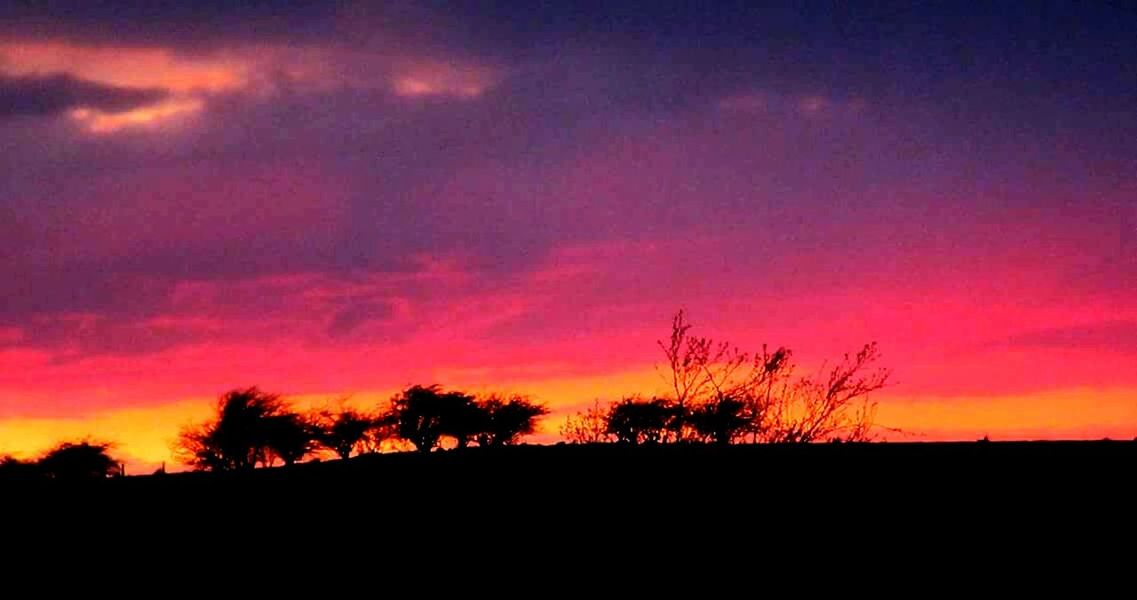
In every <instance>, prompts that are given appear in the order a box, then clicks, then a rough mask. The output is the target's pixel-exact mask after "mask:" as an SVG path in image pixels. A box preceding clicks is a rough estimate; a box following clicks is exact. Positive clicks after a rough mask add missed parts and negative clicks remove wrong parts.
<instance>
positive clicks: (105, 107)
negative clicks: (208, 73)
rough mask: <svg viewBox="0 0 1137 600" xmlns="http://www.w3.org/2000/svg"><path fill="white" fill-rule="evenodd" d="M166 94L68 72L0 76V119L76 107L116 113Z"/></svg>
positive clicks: (142, 105)
mask: <svg viewBox="0 0 1137 600" xmlns="http://www.w3.org/2000/svg"><path fill="white" fill-rule="evenodd" d="M168 96H169V92H167V91H166V90H163V89H160V88H130V87H121V86H114V85H104V84H100V83H95V82H92V81H85V80H82V79H78V78H76V77H73V76H71V75H65V74H58V75H44V76H37V75H27V76H21V77H8V76H3V75H0V118H4V117H16V116H53V115H59V114H62V113H66V112H68V111H72V110H76V109H87V110H98V111H101V112H104V113H110V114H117V113H123V112H127V111H130V110H134V109H137V108H140V107H144V106H148V105H152V104H155V103H157V102H159V101H161V100H164V99H165V98H167V97H168Z"/></svg>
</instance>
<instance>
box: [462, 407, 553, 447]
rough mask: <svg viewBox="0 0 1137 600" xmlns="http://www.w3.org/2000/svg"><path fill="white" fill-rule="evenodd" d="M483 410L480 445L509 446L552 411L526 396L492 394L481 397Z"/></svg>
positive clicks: (478, 436) (478, 438)
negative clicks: (507, 396) (504, 396)
mask: <svg viewBox="0 0 1137 600" xmlns="http://www.w3.org/2000/svg"><path fill="white" fill-rule="evenodd" d="M478 408H479V409H480V410H481V412H482V429H481V431H479V432H478V434H477V436H476V438H477V440H478V445H479V446H507V445H510V444H515V443H517V440H518V439H519V438H520V437H522V436H524V435H528V434H530V433H533V431H534V429H535V428H536V421H537V418H538V417H542V416H544V415H547V414H549V409H547V408H545V407H544V406H542V405H540V404H535V403H534V402H533V401H531V400H530V399H529V398H526V397H525V396H516V395H515V396H511V397H509V398H508V399H505V398H502V397H501V396H497V395H491V396H489V397H487V398H484V399H481V400H479V401H478Z"/></svg>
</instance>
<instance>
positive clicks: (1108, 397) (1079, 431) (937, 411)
mask: <svg viewBox="0 0 1137 600" xmlns="http://www.w3.org/2000/svg"><path fill="white" fill-rule="evenodd" d="M437 375H444V373H437ZM450 375H452V376H454V380H453V383H452V384H447V385H446V387H448V388H451V389H463V390H466V391H470V392H473V393H488V392H492V391H501V392H508V393H523V394H529V395H531V396H532V397H533V398H534V399H535V400H537V401H539V402H542V403H545V404H546V405H547V406H548V407H549V408H550V411H551V412H550V415H549V416H548V417H546V418H545V419H544V420H543V421H541V423H540V426H539V430H538V432H537V433H536V434H534V435H533V436H530V437H529V438H527V441H529V442H531V443H554V442H556V441H558V440H559V439H560V438H559V429H560V425H561V424H562V423H563V422H564V419H565V418H566V417H567V416H569V415H571V414H574V413H576V412H578V411H581V410H583V409H585V408H587V407H590V406H591V405H592V403H593V402H594V401H595V400H597V399H599V400H601V401H610V400H615V399H618V398H620V397H621V396H624V395H631V394H633V393H636V392H640V393H646V394H651V393H662V392H663V389H662V388H663V382H662V380H661V379H660V378H659V374H658V372H657V371H656V370H655V369H654V368H642V369H634V370H626V371H619V372H613V373H610V374H602V375H583V376H575V377H556V378H544V379H534V380H516V381H508V382H502V383H500V384H497V385H492V386H491V385H484V384H479V383H477V382H476V381H473V380H471V381H468V382H466V383H463V382H462V381H460V379H461V377H462V374H461V373H460V372H453V373H450ZM466 375H467V376H469V375H472V374H471V373H467V374H466ZM438 380H439V381H444V382H445V381H447V379H446V378H443V377H440V378H439V379H438ZM265 389H266V390H267V391H273V390H272V388H271V387H266V388H265ZM396 392H397V389H396V388H390V389H375V390H366V391H361V392H358V393H354V394H350V395H349V396H345V395H343V394H339V393H327V394H303V395H295V396H288V399H289V400H290V401H291V402H292V403H293V405H294V406H295V407H296V408H298V409H301V410H307V409H310V408H313V407H320V406H325V405H329V404H335V403H337V402H341V401H343V402H346V403H347V404H349V405H351V406H354V407H356V408H359V409H363V410H371V409H375V408H377V407H381V406H384V405H385V404H386V402H387V400H388V399H389V398H390V397H391V396H392V395H393V394H394V393H396ZM345 398H346V400H345ZM1135 398H1137V391H1135V390H1131V389H1123V388H1119V389H1102V390H1098V389H1089V388H1085V389H1065V390H1053V391H1045V392H1039V393H1033V394H1021V395H1005V396H983V397H980V396H966V397H902V396H894V395H889V394H879V395H877V396H875V397H874V399H875V400H877V401H878V402H879V408H878V413H877V422H878V424H880V425H881V426H883V427H889V428H897V429H900V430H902V432H901V433H895V432H886V431H884V430H882V432H881V433H882V438H883V439H884V440H887V441H895V442H905V441H916V442H919V441H973V440H976V439H979V438H982V437H983V436H989V437H990V439H992V440H997V441H1009V440H1032V439H1100V438H1103V437H1111V438H1113V439H1130V438H1132V437H1133V436H1134V435H1135V434H1137V401H1135ZM215 401H216V399H215V398H211V397H202V398H193V399H183V400H177V401H174V402H170V403H165V404H159V405H156V406H145V407H137V408H129V409H117V410H116V409H108V410H104V411H102V412H98V413H95V414H92V415H88V416H79V417H74V418H11V419H5V420H0V455H3V454H13V455H16V456H18V457H24V458H29V457H34V456H36V455H37V454H39V453H41V452H42V451H44V450H45V449H47V448H49V447H51V446H52V445H54V444H56V443H59V442H61V441H65V440H75V439H82V438H86V437H89V438H91V439H94V440H99V441H109V442H113V443H115V450H116V451H117V452H118V455H119V457H120V458H121V459H122V460H124V461H125V462H126V464H127V467H128V471H129V472H132V473H146V472H150V471H152V470H153V469H155V468H157V467H158V466H159V465H161V464H162V463H165V464H166V466H167V468H168V469H170V470H180V469H184V467H183V466H180V465H177V464H176V463H175V459H174V458H173V456H172V453H171V444H172V443H173V442H174V440H175V439H176V437H177V433H178V431H179V430H180V428H181V427H183V426H184V425H186V424H188V423H195V422H200V421H203V420H206V419H208V418H210V417H211V416H212V414H213V409H214V406H215Z"/></svg>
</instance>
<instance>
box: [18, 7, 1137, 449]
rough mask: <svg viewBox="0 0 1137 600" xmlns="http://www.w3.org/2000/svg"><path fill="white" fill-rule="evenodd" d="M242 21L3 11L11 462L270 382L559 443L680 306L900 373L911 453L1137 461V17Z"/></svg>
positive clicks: (645, 368) (1011, 12)
mask: <svg viewBox="0 0 1137 600" xmlns="http://www.w3.org/2000/svg"><path fill="white" fill-rule="evenodd" d="M233 4H235V3H230V2H223V1H216V2H214V1H200V2H194V3H154V2H149V1H144V0H127V1H121V2H102V1H93V0H86V1H79V0H76V1H65V0H60V1H48V2H40V3H34V6H33V3H25V2H8V3H4V5H3V6H0V281H2V284H0V285H2V287H0V453H3V452H16V453H22V454H23V455H33V454H34V453H35V452H39V451H41V450H42V449H43V448H45V447H47V446H49V445H50V444H52V443H54V442H57V441H60V440H62V439H71V438H75V437H81V436H85V435H91V436H94V437H96V438H99V439H110V440H113V441H114V442H116V444H117V446H116V448H117V450H118V452H119V453H120V455H122V456H125V457H126V459H127V460H128V461H130V462H131V463H132V464H135V465H138V466H139V468H150V467H152V466H154V465H157V464H159V463H161V462H163V461H169V460H170V455H169V446H170V442H171V441H172V439H173V438H174V436H175V435H176V432H177V430H178V428H179V427H180V426H182V425H184V424H186V423H189V422H192V421H194V420H198V419H202V418H205V417H207V416H208V414H209V411H210V409H211V408H212V405H213V400H214V399H215V398H216V397H217V396H218V395H220V394H221V393H223V392H224V391H226V390H228V389H232V388H235V387H245V386H249V385H259V386H261V387H262V388H264V389H266V390H270V391H275V392H279V393H282V394H285V395H287V396H289V397H292V398H295V399H296V400H297V401H298V402H299V403H301V404H318V403H321V402H325V401H328V400H329V399H335V398H342V397H350V399H351V400H350V401H351V402H354V403H356V404H359V405H360V406H372V405H374V404H376V403H379V402H381V401H383V400H384V399H386V398H388V397H389V396H390V395H391V394H392V393H393V392H395V391H396V390H398V389H399V388H401V387H404V386H406V385H409V384H412V383H435V382H437V383H441V384H443V385H446V386H451V387H462V388H466V389H471V390H475V391H489V390H501V391H509V392H518V393H528V394H531V395H533V396H534V397H535V398H536V399H537V400H540V401H544V402H546V403H547V404H548V405H549V406H550V407H551V408H552V409H553V415H552V417H550V418H549V419H548V421H547V422H546V424H545V433H544V434H543V435H541V436H538V437H537V439H538V440H539V441H541V440H544V441H550V440H552V439H554V438H555V435H554V434H555V431H556V429H557V423H558V421H559V420H560V419H563V417H564V415H565V414H568V413H570V412H572V411H574V410H577V409H580V408H581V407H584V406H588V405H590V404H591V403H592V402H593V400H594V399H597V398H601V399H613V398H618V397H619V396H621V395H623V394H628V393H632V392H637V391H638V392H642V393H645V394H650V393H654V392H662V391H663V389H664V387H663V385H662V380H661V379H660V377H659V375H658V373H657V371H656V370H655V365H657V364H659V363H660V362H661V359H662V354H661V353H660V350H659V348H658V347H657V346H656V340H658V339H660V338H663V337H666V336H667V335H668V333H669V330H668V327H669V324H670V318H671V316H672V315H673V314H674V313H675V312H676V311H677V310H678V309H680V308H685V309H687V311H688V312H689V314H690V318H691V321H692V322H693V323H694V324H695V328H696V329H695V333H700V334H704V335H710V336H713V337H716V338H720V339H726V340H729V341H732V342H734V343H736V344H738V345H740V346H742V347H744V348H756V347H760V345H761V344H763V343H769V344H771V345H775V346H779V345H785V346H788V347H790V348H791V349H793V350H794V352H795V356H796V357H797V360H798V362H799V369H800V370H801V371H802V372H810V370H811V369H817V368H819V367H820V365H822V363H823V361H825V360H832V359H834V358H839V357H840V356H841V354H842V353H844V352H848V351H855V350H857V349H858V348H859V347H860V346H861V345H862V344H864V343H866V342H869V341H874V340H875V341H877V342H878V343H879V344H880V348H881V350H882V353H883V363H882V364H884V365H885V366H887V367H889V368H891V369H892V371H893V373H894V375H893V379H892V381H893V384H892V385H891V386H889V387H888V388H887V389H885V390H883V391H881V392H879V393H878V394H876V395H875V396H874V399H875V400H877V401H879V402H880V408H879V412H878V421H880V422H881V423H882V424H884V425H887V426H889V427H896V428H900V429H902V430H903V434H890V436H892V437H894V438H897V439H905V440H911V441H925V440H944V439H964V440H968V439H976V438H978V437H982V436H984V435H986V436H989V437H990V438H991V439H1043V438H1048V439H1049V438H1094V439H1096V438H1101V437H1107V436H1108V437H1113V438H1121V439H1129V438H1132V437H1133V436H1135V435H1137V181H1135V178H1134V175H1133V174H1134V173H1137V145H1135V144H1134V143H1133V139H1134V136H1135V134H1137V86H1135V85H1134V84H1133V82H1134V81H1137V37H1135V36H1134V35H1133V32H1134V31H1137V8H1134V7H1133V5H1132V4H1131V3H1126V2H1094V3H1080V2H1045V1H1040V2H1031V3H1023V2H1003V1H993V2H988V3H982V6H978V5H971V4H966V5H965V4H961V3H940V2H890V1H878V2H847V1H845V2H837V1H832V2H821V1H819V2H793V3H788V2H787V3H784V4H783V5H782V6H781V7H762V6H758V5H760V4H766V3H754V2H745V1H730V0H724V1H721V2H714V3H710V2H680V1H674V0H651V1H646V0H645V1H620V0H610V1H605V2H599V1H591V0H577V1H573V2H556V1H552V0H546V1H541V2H533V1H522V0H516V1H513V0H506V1H502V2H495V3H489V4H487V3H483V2H468V1H456V2H445V3H443V2H427V1H425V0H419V1H414V0H395V1H392V2H385V3H382V4H381V5H380V4H379V3H369V2H306V1H299V2H297V1H295V0H293V1H289V2H285V1H272V0H266V1H259V2H250V3H242V5H241V6H233ZM490 4H492V6H490ZM769 4H778V3H769Z"/></svg>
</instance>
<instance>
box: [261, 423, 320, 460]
mask: <svg viewBox="0 0 1137 600" xmlns="http://www.w3.org/2000/svg"><path fill="white" fill-rule="evenodd" d="M317 435H318V433H317V429H316V427H315V426H314V425H313V424H311V423H309V422H308V421H307V420H306V419H305V418H304V417H303V416H302V415H299V414H296V413H291V412H290V413H284V414H279V415H272V416H269V417H266V418H265V420H264V441H265V445H266V447H267V449H268V458H269V463H270V464H271V462H272V457H277V458H280V460H281V461H283V462H284V464H286V465H292V464H296V463H297V462H299V461H301V460H303V459H304V457H306V456H308V455H309V454H311V453H312V452H313V451H314V450H315V449H316V436H317Z"/></svg>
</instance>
